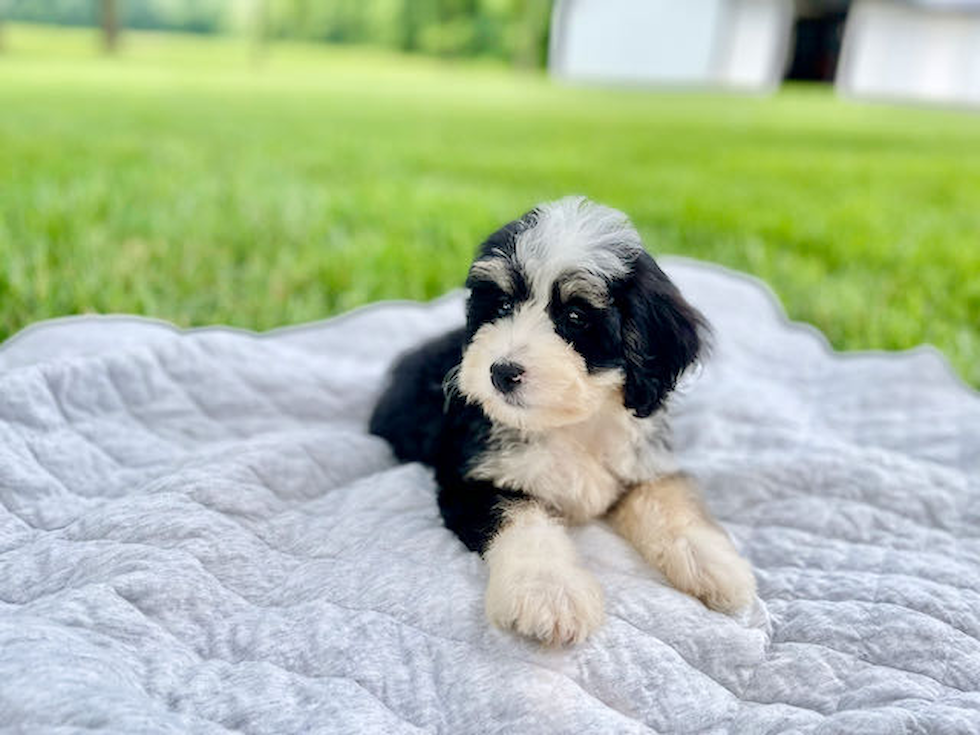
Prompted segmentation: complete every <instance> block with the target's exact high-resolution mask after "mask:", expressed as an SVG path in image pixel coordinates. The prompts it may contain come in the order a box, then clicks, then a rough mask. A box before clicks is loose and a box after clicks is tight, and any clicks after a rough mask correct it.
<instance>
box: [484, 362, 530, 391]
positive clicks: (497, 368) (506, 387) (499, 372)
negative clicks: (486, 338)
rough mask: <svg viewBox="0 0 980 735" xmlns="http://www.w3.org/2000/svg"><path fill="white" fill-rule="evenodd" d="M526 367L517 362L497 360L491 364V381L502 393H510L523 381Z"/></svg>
mask: <svg viewBox="0 0 980 735" xmlns="http://www.w3.org/2000/svg"><path fill="white" fill-rule="evenodd" d="M522 375H524V368H522V367H521V366H520V365H518V364H517V363H515V362H495V363H494V364H493V365H491V366H490V382H491V383H493V387H494V388H496V389H497V390H499V391H500V392H501V393H510V392H512V391H513V390H514V389H516V388H517V386H518V385H519V384H520V382H521V376H522Z"/></svg>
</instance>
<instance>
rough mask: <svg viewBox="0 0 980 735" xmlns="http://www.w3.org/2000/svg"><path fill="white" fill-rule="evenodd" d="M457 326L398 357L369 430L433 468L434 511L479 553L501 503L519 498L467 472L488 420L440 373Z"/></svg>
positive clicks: (483, 444)
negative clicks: (451, 390)
mask: <svg viewBox="0 0 980 735" xmlns="http://www.w3.org/2000/svg"><path fill="white" fill-rule="evenodd" d="M464 337H465V334H464V330H463V329H456V330H453V331H452V332H449V333H448V334H445V335H443V336H442V337H438V338H436V339H434V340H432V341H430V342H427V343H425V344H423V345H422V346H421V347H418V348H416V349H414V350H412V351H410V352H408V353H406V354H405V355H404V356H402V357H401V358H400V359H399V360H398V362H397V363H396V365H395V368H394V369H393V370H392V372H391V378H390V381H389V385H388V387H387V389H386V390H385V392H384V394H383V395H382V396H381V400H380V401H379V402H378V405H377V407H376V408H375V409H374V413H373V415H372V416H371V424H370V429H371V433H372V434H375V435H376V436H380V437H381V438H383V439H385V440H387V441H388V443H389V444H391V446H392V448H393V449H394V451H395V456H396V457H398V459H400V460H401V461H402V462H423V463H425V464H428V465H431V466H433V467H435V470H436V481H437V482H438V484H439V510H440V512H441V513H442V519H443V522H444V523H445V524H446V527H447V528H448V529H449V530H451V531H453V532H454V533H455V534H456V535H457V536H458V537H459V539H460V540H461V541H462V542H463V543H464V544H466V547H467V548H468V549H470V551H477V552H480V553H483V551H484V550H485V548H486V545H487V543H488V542H489V541H490V539H491V538H493V536H494V534H495V533H496V532H497V529H498V528H499V526H500V520H501V505H502V504H503V503H504V502H505V501H508V500H520V499H522V498H525V497H526V496H524V495H523V494H522V493H517V492H514V491H511V490H505V489H501V488H496V487H494V486H493V484H492V483H489V482H480V481H473V480H467V479H465V473H466V470H467V469H468V468H469V467H470V466H471V464H472V462H473V461H474V460H475V459H476V458H477V457H479V456H480V455H481V454H482V453H483V452H484V451H485V450H486V448H487V439H488V436H489V433H490V420H489V419H487V417H486V416H484V414H483V411H481V410H480V409H479V408H477V407H476V406H473V405H471V404H468V403H466V402H465V401H464V400H463V399H461V398H460V397H459V396H458V395H453V394H450V397H449V398H447V397H446V395H445V394H444V391H443V380H444V378H445V376H446V373H448V372H449V371H450V370H451V369H452V368H454V367H456V366H457V365H459V361H460V359H462V351H463V340H464Z"/></svg>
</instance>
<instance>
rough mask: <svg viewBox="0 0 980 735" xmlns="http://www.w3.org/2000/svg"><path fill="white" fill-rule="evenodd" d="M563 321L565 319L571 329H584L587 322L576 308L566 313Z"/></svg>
mask: <svg viewBox="0 0 980 735" xmlns="http://www.w3.org/2000/svg"><path fill="white" fill-rule="evenodd" d="M565 319H567V320H568V323H569V324H570V325H571V326H573V327H584V326H585V325H586V323H587V322H588V321H589V318H588V316H587V315H586V313H585V312H584V311H582V310H581V309H580V308H578V307H577V306H573V307H572V308H571V309H569V310H568V311H567V312H566V314H565Z"/></svg>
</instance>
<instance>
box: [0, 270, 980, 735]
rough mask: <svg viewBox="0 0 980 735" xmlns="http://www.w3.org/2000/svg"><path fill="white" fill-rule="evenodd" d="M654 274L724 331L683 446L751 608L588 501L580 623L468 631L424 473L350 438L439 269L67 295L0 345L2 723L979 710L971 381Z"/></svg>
mask: <svg viewBox="0 0 980 735" xmlns="http://www.w3.org/2000/svg"><path fill="white" fill-rule="evenodd" d="M666 266H667V270H668V271H669V272H670V274H671V275H672V276H673V277H674V278H675V279H676V280H677V281H678V283H679V285H680V286H681V288H682V290H683V291H684V292H685V293H686V294H687V295H688V296H689V297H690V299H691V300H692V301H693V302H694V303H695V304H696V305H697V306H699V307H700V308H701V309H703V310H704V311H705V313H706V314H707V315H708V317H709V318H710V320H711V321H712V322H713V323H714V326H715V330H716V346H715V349H714V355H713V358H712V359H711V360H710V361H709V362H708V364H707V365H706V368H705V370H704V372H703V374H702V376H701V377H700V379H698V380H697V381H695V382H694V383H692V384H689V385H688V386H687V388H686V389H685V391H684V392H683V393H682V394H680V395H679V396H678V398H677V400H676V401H675V409H676V410H675V414H676V420H675V429H676V432H677V446H678V450H679V456H680V460H681V464H682V465H683V466H684V467H685V468H686V469H687V470H689V471H690V472H692V473H693V474H694V475H696V476H697V477H698V478H699V479H700V480H701V482H702V484H703V486H704V488H705V495H706V497H707V501H708V503H709V505H710V507H711V508H712V510H713V511H714V512H715V514H716V515H717V516H718V517H719V518H720V519H721V520H722V522H723V523H724V524H725V526H726V527H727V528H728V529H729V530H730V531H731V533H732V535H733V536H734V538H735V539H736V541H737V543H738V544H739V546H740V547H741V548H742V549H743V550H744V552H745V553H746V554H747V556H748V557H749V558H750V559H751V561H752V562H753V564H754V565H755V568H756V570H757V575H758V580H759V592H760V596H761V598H762V599H763V600H764V604H760V605H759V606H758V607H757V608H756V609H755V610H754V611H753V612H752V613H751V614H749V615H746V616H743V617H742V618H741V619H738V620H736V619H732V618H729V617H725V616H723V615H720V614H717V613H713V612H710V611H708V610H706V609H705V608H704V607H703V606H702V605H701V604H700V603H699V602H697V601H696V600H693V599H691V598H689V597H686V596H684V595H682V594H680V593H678V592H676V591H674V590H672V589H670V588H669V587H667V586H665V585H664V584H663V583H662V582H661V581H660V580H659V578H658V576H657V575H656V574H655V573H654V572H653V571H652V570H650V569H649V568H647V567H646V566H645V565H644V564H643V563H642V562H641V561H640V560H639V558H638V557H637V556H636V554H634V553H633V552H632V550H630V549H629V548H628V547H627V546H626V545H625V544H624V543H623V542H621V541H620V540H619V539H618V538H617V537H615V536H614V535H613V534H612V533H611V532H610V531H609V530H608V529H607V528H605V527H603V526H602V525H601V524H596V525H592V526H588V527H585V528H582V529H579V530H577V531H576V533H575V535H576V538H577V542H578V544H579V546H580V548H581V550H582V554H583V557H584V559H585V563H586V564H587V565H588V566H589V567H591V568H592V569H594V570H595V571H596V573H597V575H598V577H599V579H600V581H601V583H602V585H603V587H604V589H605V594H606V599H607V614H608V618H607V622H606V624H605V625H604V627H603V628H602V629H601V630H600V631H599V632H598V634H596V635H595V636H594V637H593V638H591V639H590V640H589V641H588V642H587V643H585V644H583V645H581V646H579V647H577V648H573V649H567V650H542V649H540V648H538V647H537V646H536V645H534V644H531V643H527V642H525V641H522V640H519V639H517V638H515V637H513V636H512V635H509V634H506V633H502V632H500V631H497V630H495V629H492V628H490V627H489V626H488V624H487V622H486V620H485V618H484V614H483V600H482V597H483V587H484V583H485V579H486V571H485V569H484V567H483V565H482V563H481V561H480V559H479V558H478V557H477V556H476V555H475V554H471V553H469V552H467V551H466V550H465V549H464V547H463V545H462V544H461V543H460V542H459V541H457V540H456V538H455V537H454V536H453V535H452V534H451V533H449V532H448V531H446V530H445V529H444V528H443V527H442V524H441V522H440V519H439V515H438V512H437V509H436V505H435V500H434V498H435V491H434V487H433V480H432V476H431V473H430V472H429V471H428V470H427V469H425V468H423V467H421V466H419V465H405V466H397V465H396V464H395V463H394V462H393V460H392V457H391V454H390V452H389V450H388V448H387V446H386V445H385V444H384V443H383V442H382V441H380V440H378V439H376V438H374V437H371V436H369V435H368V434H367V433H366V431H365V424H366V420H367V416H368V414H369V412H370V410H371V406H372V403H373V401H374V399H375V397H376V395H377V393H378V391H379V389H380V385H381V379H382V375H383V373H384V371H385V369H386V367H387V366H388V364H389V363H390V361H391V360H392V358H393V357H394V356H395V355H396V353H398V352H399V351H400V350H402V349H404V348H406V347H408V346H410V345H413V344H415V343H417V342H419V341H420V340H422V339H423V338H425V337H428V336H430V335H432V334H434V333H436V332H439V331H442V330H444V329H446V328H448V327H450V326H452V325H455V324H456V323H458V321H459V320H460V318H461V297H460V295H459V294H453V295H450V296H449V297H447V298H445V299H442V300H439V301H437V302H434V303H433V304H429V305H418V304H406V303H397V304H380V305H377V306H374V307H371V308H368V309H364V310H361V311H358V312H355V313H353V314H349V315H347V316H345V317H343V318H340V319H335V320H331V321H327V322H324V323H320V324H314V325H310V326H307V327H303V328H299V329H287V330H280V331H277V332H273V333H270V334H266V335H254V334H251V333H246V332H238V331H230V330H222V329H205V330H193V331H189V332H180V331H177V330H174V329H173V328H171V327H169V326H167V325H163V324H160V323H156V322H148V321H146V320H137V319H132V318H93V317H82V318H75V319H67V320H60V321H55V322H49V323H44V324H41V325H38V326H37V327H34V328H32V329H29V330H27V331H26V332H24V333H22V334H21V335H19V336H18V337H16V338H14V339H12V340H10V341H8V342H7V343H6V345H4V347H3V349H2V350H0V729H3V728H7V729H9V730H10V731H12V732H24V733H44V732H55V731H57V732H69V731H74V730H76V729H78V730H80V729H92V730H99V731H104V732H119V733H188V732H195V733H196V732H215V733H219V732H230V731H236V732H244V733H375V732H376V733H401V732H406V733H408V732H439V733H449V734H451V735H456V734H458V733H467V732H473V733H483V732H491V731H496V732H520V733H593V732H594V733H633V732H636V733H646V732H658V733H682V732H683V733H699V732H705V733H713V732H718V733H721V732H731V733H743V734H744V733H750V734H751V733H769V732H788V731H792V732H820V733H824V732H840V733H844V732H849V733H883V734H884V733H888V734H891V733H900V732H929V733H977V732H980V693H978V689H980V641H978V636H980V530H978V529H980V397H978V395H977V394H976V393H973V392H972V391H970V390H969V389H967V388H965V387H964V386H963V385H962V384H960V383H959V382H958V381H957V380H956V378H954V377H953V376H952V375H951V373H950V371H949V369H948V367H947V365H946V363H945V362H943V360H942V358H941V357H939V356H938V355H937V354H936V353H935V352H934V351H933V350H930V349H918V350H914V351H911V352H907V353H902V354H900V355H881V354H867V353H863V354H860V355H836V354H831V353H830V352H829V351H828V349H827V346H826V344H825V342H824V341H823V339H822V338H821V337H820V335H819V334H817V333H816V332H815V331H814V330H812V329H809V328H801V327H799V326H796V325H791V324H789V323H787V322H786V321H785V319H784V317H783V316H782V314H781V312H780V311H779V310H778V307H776V306H774V302H773V300H772V299H771V297H770V296H769V295H768V293H767V292H766V291H765V290H764V289H763V288H761V287H760V286H759V285H758V284H756V283H755V282H752V281H750V280H748V279H746V278H744V277H740V276H737V275H734V274H731V273H728V272H723V271H720V270H719V269H716V268H711V267H707V266H702V265H698V264H694V263H690V262H684V261H677V260H671V261H668V262H667V264H666ZM766 610H768V614H767V613H766Z"/></svg>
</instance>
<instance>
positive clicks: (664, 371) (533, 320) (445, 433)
mask: <svg viewBox="0 0 980 735" xmlns="http://www.w3.org/2000/svg"><path fill="white" fill-rule="evenodd" d="M466 286H467V287H468V289H469V298H468V300H467V304H466V326H465V327H464V328H461V329H459V330H456V331H453V332H451V333H449V334H446V335H445V336H443V337H441V338H438V339H436V340H434V341H432V342H430V343H428V344H425V345H423V346H422V347H420V348H418V349H416V350H415V351H413V352H410V353H408V354H406V355H405V356H404V357H402V358H401V359H400V360H399V361H398V363H397V364H396V365H395V367H394V370H393V372H392V376H391V383H390V385H389V387H388V388H387V390H386V392H385V393H384V395H383V396H382V397H381V400H380V402H379V403H378V406H377V408H376V409H375V412H374V415H373V416H372V418H371V431H372V432H373V433H374V434H376V435H378V436H381V437H383V438H385V439H387V440H388V441H389V442H390V443H391V445H392V447H393V448H394V451H395V454H396V455H397V456H398V458H399V459H401V460H402V461H421V462H425V463H427V464H429V465H432V466H433V467H434V468H435V473H436V479H437V481H438V483H439V508H440V510H441V512H442V517H443V520H444V522H445V524H446V526H447V527H448V528H449V529H450V530H451V531H453V532H454V533H455V534H456V535H457V536H458V537H459V538H460V540H461V541H462V542H463V543H464V544H466V546H467V547H468V548H469V549H471V550H472V551H476V552H479V553H480V554H481V555H482V556H483V558H484V559H485V560H486V562H487V565H488V567H489V579H488V583H487V589H486V611H487V615H488V617H489V618H490V620H491V621H492V622H494V623H495V624H497V625H499V626H500V627H502V628H508V629H513V630H515V631H517V632H518V633H521V634H523V635H526V636H530V637H532V638H535V639H538V640H541V641H544V642H548V643H572V642H578V641H580V640H582V639H583V638H585V637H586V636H587V635H588V634H589V633H591V632H592V631H593V630H595V629H596V627H597V626H598V625H599V624H600V623H601V622H602V618H603V596H602V590H601V588H600V586H599V584H598V582H597V581H596V579H595V577H593V575H592V574H591V573H590V572H588V571H587V570H585V569H584V568H583V567H582V566H580V565H579V563H578V561H577V559H576V554H575V549H574V548H573V545H572V543H571V539H570V538H569V536H568V534H567V532H566V530H565V526H566V524H577V523H583V522H585V521H588V520H590V519H593V518H599V517H605V518H606V519H607V520H608V521H609V522H610V523H611V525H612V526H613V527H614V528H615V529H616V530H617V531H618V532H619V533H621V534H622V535H623V536H624V537H625V538H626V539H627V540H628V541H629V542H630V543H632V544H633V545H634V546H635V548H636V549H637V550H638V551H639V552H640V554H642V555H643V557H644V558H645V559H646V560H647V561H648V562H649V563H650V564H652V565H654V566H655V567H657V568H658V569H659V570H660V571H661V572H662V573H663V574H664V576H665V577H666V578H667V579H668V580H669V581H670V582H671V583H672V584H673V585H674V586H675V587H677V588H678V589H680V590H682V591H684V592H687V593H689V594H691V595H694V596H695V597H697V598H699V599H701V600H702V601H703V602H704V603H705V604H706V605H708V606H709V607H711V608H714V609H716V610H721V611H725V612H733V611H736V610H738V609H741V608H743V607H745V606H748V605H749V604H750V603H751V601H752V600H753V598H754V594H755V580H754V578H753V575H752V570H751V568H750V567H749V565H748V564H747V563H746V562H745V560H743V559H742V558H741V557H740V556H739V555H738V553H737V552H736V550H735V548H734V547H733V545H732V543H731V541H730V540H729V538H728V536H727V535H726V534H725V532H724V531H723V530H722V529H721V528H719V527H718V525H716V524H715V522H714V521H713V520H712V519H711V517H710V516H709V515H708V512H707V511H706V510H705V508H704V506H703V505H702V504H701V502H700V500H699V499H698V494H697V490H696V488H695V486H694V485H693V483H692V481H691V480H690V479H689V478H687V477H686V476H684V475H683V474H681V473H680V472H679V471H678V468H677V466H676V464H675V462H674V459H673V457H672V454H671V450H670V431H669V426H668V421H667V410H666V400H667V398H668V395H669V394H670V392H671V391H672V390H673V388H674V385H675V383H676V381H677V380H678V378H679V377H680V375H681V374H682V373H683V372H684V370H685V369H686V368H687V367H689V366H690V365H691V364H692V363H693V362H694V361H695V360H696V359H697V357H698V354H699V351H700V349H701V347H702V340H703V336H704V333H705V330H706V329H707V327H706V324H705V321H704V318H703V317H702V316H701V314H700V313H699V312H698V311H697V310H695V309H694V308H693V307H692V306H691V305H690V304H688V303H687V301H685V300H684V298H683V297H682V296H681V294H680V293H679V292H678V290H677V288H676V287H675V286H674V284H673V283H672V282H671V281H670V280H669V279H668V278H667V276H666V275H665V274H664V273H663V271H662V270H661V269H660V268H659V267H658V266H657V264H656V263H655V262H654V260H653V258H652V257H650V255H649V254H647V252H646V251H645V250H644V249H643V245H642V243H641V242H640V238H639V235H638V234H637V232H636V230H635V229H634V228H633V226H632V225H631V224H630V222H629V220H628V219H627V217H626V216H625V215H623V214H622V213H621V212H619V211H617V210H614V209H610V208H608V207H603V206H600V205H597V204H594V203H592V202H590V201H588V200H585V199H583V198H578V197H569V198H565V199H561V200H559V201H557V202H552V203H548V204H542V205H540V206H538V207H537V208H535V209H534V210H532V211H531V212H529V213H527V214H525V215H524V216H523V217H521V218H520V219H518V220H516V221H514V222H511V223H510V224H508V225H506V226H504V227H503V228H501V229H500V230H498V231H497V232H495V233H493V234H492V235H491V236H490V237H489V238H488V239H487V241H486V242H485V243H483V245H482V246H481V247H480V249H479V252H478V253H477V256H476V259H475V260H474V261H473V264H472V266H471V268H470V271H469V277H468V278H467V281H466Z"/></svg>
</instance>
